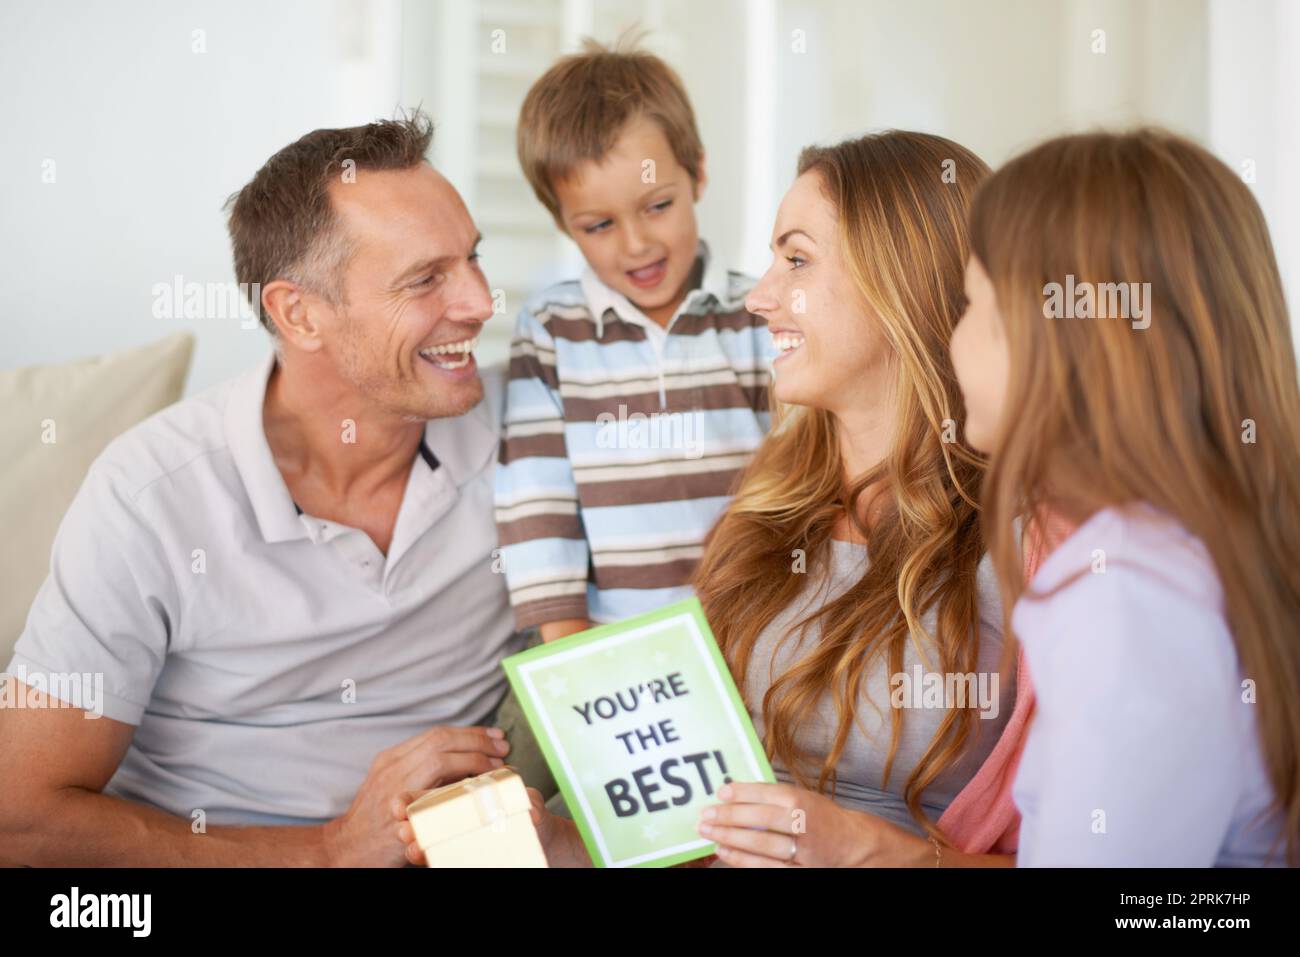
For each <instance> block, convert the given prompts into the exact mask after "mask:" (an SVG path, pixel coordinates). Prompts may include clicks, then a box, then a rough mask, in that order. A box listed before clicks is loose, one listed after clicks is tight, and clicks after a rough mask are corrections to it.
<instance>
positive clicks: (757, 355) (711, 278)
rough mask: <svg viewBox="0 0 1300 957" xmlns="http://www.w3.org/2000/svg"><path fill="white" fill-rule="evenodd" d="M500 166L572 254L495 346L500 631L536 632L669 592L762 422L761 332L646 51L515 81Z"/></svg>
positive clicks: (679, 594) (610, 53)
mask: <svg viewBox="0 0 1300 957" xmlns="http://www.w3.org/2000/svg"><path fill="white" fill-rule="evenodd" d="M518 148H519V160H520V163H521V164H522V165H523V169H524V174H525V176H527V178H528V181H529V183H530V184H531V185H532V187H533V191H534V192H535V193H536V194H537V198H538V199H539V200H541V202H542V204H543V205H544V206H545V207H546V208H547V209H548V210H549V211H550V212H551V215H552V216H553V217H554V218H555V222H556V225H558V226H559V228H560V229H561V230H562V231H563V232H564V233H565V234H567V235H568V236H569V237H571V238H572V239H573V240H574V242H576V243H577V245H578V248H579V249H580V250H581V251H582V254H583V257H584V258H585V259H586V261H587V268H586V269H585V270H584V271H583V274H582V277H581V278H580V279H578V280H575V281H571V282H563V283H559V284H557V285H555V286H553V287H551V288H550V289H548V290H546V291H545V292H543V293H542V294H540V295H538V296H536V297H534V298H533V299H532V300H530V301H529V303H528V304H527V305H526V306H525V307H524V309H523V312H522V313H521V314H520V317H519V321H518V325H517V326H516V329H515V333H514V342H513V345H512V347H511V354H510V379H509V388H508V392H507V400H506V417H505V437H504V439H503V441H502V444H501V456H500V465H499V467H498V469H497V473H496V510H497V511H496V514H497V526H498V530H499V533H500V539H501V546H502V558H503V563H504V570H505V574H506V580H507V583H508V585H509V588H510V600H511V603H512V604H513V606H514V610H515V616H516V619H517V622H518V625H519V627H520V628H527V627H531V626H534V625H537V626H540V631H541V635H542V638H543V640H545V641H553V640H554V639H556V638H559V637H563V636H564V635H568V634H572V633H574V632H577V631H581V630H583V629H585V628H587V627H589V626H590V625H591V624H600V623H605V622H610V621H618V620H619V619H622V618H627V617H629V616H631V615H636V614H640V613H642V612H645V611H650V610H652V609H655V608H659V607H662V606H663V605H666V604H669V603H671V602H674V601H679V600H681V599H683V598H688V597H690V595H691V590H690V587H689V585H688V582H689V580H690V576H691V573H692V571H693V570H694V568H695V564H696V562H697V560H698V559H699V556H700V554H701V551H702V548H701V543H702V542H703V540H704V537H705V535H706V534H707V533H708V531H709V529H710V528H711V527H712V526H713V523H714V522H715V520H716V519H717V518H718V516H719V515H720V514H721V513H722V510H723V509H724V507H725V506H726V504H727V501H728V498H729V495H730V492H731V488H732V485H733V481H734V480H735V479H736V478H737V476H738V473H739V472H740V470H741V469H742V468H743V467H744V466H745V465H746V464H747V462H748V460H749V457H750V455H751V453H752V452H753V451H754V449H755V448H756V447H757V446H758V444H759V443H760V442H761V441H762V439H763V436H764V435H765V434H766V432H767V429H768V426H769V424H770V419H769V415H768V399H767V387H768V381H769V377H770V375H771V372H770V368H771V359H772V354H773V350H772V344H771V336H770V335H769V333H768V331H767V327H766V325H765V324H764V323H763V321H762V320H761V319H759V318H758V317H756V316H752V315H750V314H749V313H748V312H746V310H745V308H744V305H743V299H744V295H745V293H746V292H747V291H748V289H749V286H750V285H752V280H747V279H746V278H745V277H742V276H739V275H737V274H736V273H732V272H728V271H727V270H725V269H722V268H720V267H719V264H718V263H716V262H714V261H711V259H710V256H709V252H708V249H707V247H706V246H705V245H704V244H703V243H702V242H701V241H700V238H699V232H698V229H697V227H696V223H695V202H696V201H697V200H698V199H699V197H700V193H701V191H702V190H703V189H704V185H705V181H706V178H705V171H704V149H703V146H702V145H701V143H700V136H699V132H698V131H697V129H696V127H695V117H694V113H693V111H692V110H691V105H690V101H689V100H688V99H687V97H686V91H685V90H684V89H683V87H682V84H681V80H680V79H679V78H678V77H677V75H676V74H675V73H674V72H673V71H672V69H671V68H670V67H668V65H667V64H665V63H664V62H663V61H662V60H660V59H659V58H657V57H655V56H653V55H651V54H649V53H646V52H643V51H639V50H626V51H625V50H610V49H606V48H604V47H601V46H599V45H597V44H594V43H591V42H588V44H587V46H586V48H585V50H584V52H582V53H579V54H575V55H573V56H568V57H565V58H563V59H561V60H560V61H559V62H557V63H556V64H555V65H554V66H552V67H551V69H550V70H548V71H547V72H546V74H545V75H544V76H543V77H542V78H541V79H540V80H538V81H537V83H536V84H534V86H533V88H532V89H531V90H530V91H529V93H528V96H527V98H526V99H525V100H524V105H523V108H522V110H521V113H520V118H519V130H518Z"/></svg>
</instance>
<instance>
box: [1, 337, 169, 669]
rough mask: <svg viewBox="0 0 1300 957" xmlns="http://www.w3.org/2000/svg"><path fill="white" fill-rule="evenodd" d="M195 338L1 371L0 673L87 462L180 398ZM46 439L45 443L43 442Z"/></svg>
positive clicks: (42, 577)
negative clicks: (105, 447) (61, 362)
mask: <svg viewBox="0 0 1300 957" xmlns="http://www.w3.org/2000/svg"><path fill="white" fill-rule="evenodd" d="M193 350H194V337H193V336H192V335H190V334H188V333H175V334H173V335H170V336H168V337H167V338H165V339H162V340H161V341H159V342H155V343H152V344H150V345H147V346H143V347H141V348H138V349H126V350H123V351H121V352H113V353H110V354H108V355H105V356H98V357H96V358H92V359H83V360H80V361H78V362H68V363H64V364H62V365H50V366H30V367H28V368H25V369H11V370H5V371H0V408H2V409H4V415H3V416H0V462H3V463H4V468H3V469H0V529H3V530H4V533H3V535H0V583H3V584H0V669H2V668H4V666H5V665H6V664H7V663H8V661H9V654H10V652H11V650H12V648H13V644H14V642H15V641H17V640H18V636H19V635H20V634H22V630H23V625H24V623H25V622H26V621H27V610H28V609H29V608H30V607H31V603H32V600H33V599H34V598H35V597H36V592H37V590H38V589H39V588H40V586H41V583H42V582H43V581H44V580H45V578H46V576H47V575H48V574H49V572H50V547H51V545H52V544H53V543H54V533H55V532H56V531H57V530H58V527H59V522H60V521H61V520H62V519H63V513H64V511H66V510H67V507H68V505H69V504H70V503H71V502H72V498H73V496H74V495H75V494H76V492H77V489H78V488H80V487H81V482H82V480H83V479H84V478H85V477H86V471H87V470H88V469H89V468H90V463H91V462H93V461H94V460H95V457H96V456H98V455H99V453H100V452H102V451H103V449H104V446H106V445H107V444H108V443H109V442H110V441H111V440H112V439H114V438H116V437H117V436H118V435H120V434H122V433H123V432H125V431H126V430H127V429H129V428H130V427H131V426H133V425H135V424H136V423H137V422H139V421H141V420H142V419H145V418H148V417H149V416H150V415H152V414H153V413H155V412H157V411H158V410H159V409H162V408H164V407H165V406H168V405H171V404H172V403H173V402H175V401H176V400H177V399H179V398H180V397H181V393H182V391H183V390H184V388H185V376H186V374H187V373H188V371H189V366H190V354H191V353H192V352H193ZM51 440H52V441H51Z"/></svg>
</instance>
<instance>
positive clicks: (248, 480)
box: [225, 352, 307, 542]
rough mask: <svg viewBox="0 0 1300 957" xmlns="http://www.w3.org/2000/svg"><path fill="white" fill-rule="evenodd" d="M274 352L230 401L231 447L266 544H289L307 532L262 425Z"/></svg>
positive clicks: (238, 383)
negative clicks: (273, 456) (299, 518)
mask: <svg viewBox="0 0 1300 957" xmlns="http://www.w3.org/2000/svg"><path fill="white" fill-rule="evenodd" d="M275 363H276V356H275V353H274V352H272V353H271V354H270V355H269V356H267V357H266V358H265V359H264V360H262V362H260V363H259V364H258V365H257V366H256V367H255V368H253V369H250V370H249V371H248V372H247V373H245V374H244V375H242V376H240V377H239V378H238V379H237V380H236V381H235V384H234V387H233V389H232V391H231V394H230V399H229V400H228V401H227V402H226V421H225V430H226V446H227V447H228V448H229V449H230V454H231V456H232V457H233V458H234V460H235V468H236V469H237V470H238V471H239V478H240V480H241V481H242V482H243V483H244V492H245V494H247V495H248V500H249V502H250V503H251V504H252V506H253V514H254V515H255V516H256V517H257V526H258V528H259V529H260V530H261V532H262V538H263V539H265V540H266V541H267V542H287V541H291V540H293V539H297V538H306V537H307V530H306V529H305V528H303V525H302V522H300V521H299V520H298V511H297V509H296V507H295V506H294V503H293V496H291V495H290V494H289V487H288V486H287V485H285V484H284V477H283V476H282V475H281V474H280V470H279V469H278V468H277V467H276V465H275V459H274V458H272V456H271V446H270V445H269V444H268V443H267V441H266V429H265V428H264V426H263V424H262V407H263V403H264V402H265V401H266V384H267V383H268V382H269V381H270V379H271V370H273V369H274V368H275Z"/></svg>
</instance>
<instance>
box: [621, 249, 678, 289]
mask: <svg viewBox="0 0 1300 957" xmlns="http://www.w3.org/2000/svg"><path fill="white" fill-rule="evenodd" d="M667 274H668V257H666V256H665V257H664V258H663V259H661V260H659V261H658V262H653V263H651V264H650V265H648V266H642V267H641V268H640V269H629V270H628V271H627V278H628V279H630V280H631V281H632V285H634V286H636V287H637V288H639V289H653V288H654V287H655V286H657V285H659V283H661V282H663V278H664V276H665V275H667Z"/></svg>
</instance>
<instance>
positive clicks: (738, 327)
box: [673, 309, 767, 336]
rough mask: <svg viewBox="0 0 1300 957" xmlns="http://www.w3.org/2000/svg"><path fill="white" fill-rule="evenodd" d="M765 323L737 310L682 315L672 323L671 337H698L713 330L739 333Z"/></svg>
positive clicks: (756, 317) (750, 314)
mask: <svg viewBox="0 0 1300 957" xmlns="http://www.w3.org/2000/svg"><path fill="white" fill-rule="evenodd" d="M766 325H767V321H766V320H765V319H763V318H762V317H761V316H756V315H754V314H753V313H752V312H747V311H746V310H744V309H738V310H736V311H735V312H710V313H705V314H702V315H692V314H690V313H683V314H682V315H680V316H678V317H677V319H676V321H675V322H673V335H675V336H678V335H680V336H698V335H700V333H703V332H709V331H710V330H713V329H731V330H734V331H737V332H741V331H743V330H745V329H754V328H762V327H763V326H766Z"/></svg>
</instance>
